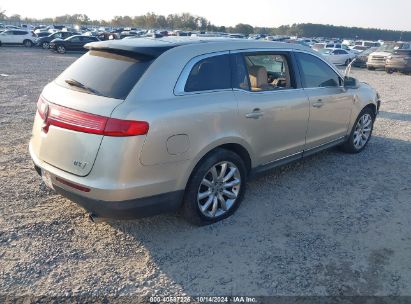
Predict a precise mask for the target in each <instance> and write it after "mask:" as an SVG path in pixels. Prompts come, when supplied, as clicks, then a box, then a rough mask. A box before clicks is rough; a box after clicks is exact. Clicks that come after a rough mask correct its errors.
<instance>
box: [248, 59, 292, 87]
mask: <svg viewBox="0 0 411 304" xmlns="http://www.w3.org/2000/svg"><path fill="white" fill-rule="evenodd" d="M244 58H245V64H246V67H247V74H248V78H249V83H250V89H251V91H253V92H259V91H274V90H281V89H291V88H295V85H294V81H293V80H292V73H291V72H290V61H289V60H288V56H286V55H284V54H275V53H258V54H245V57H244Z"/></svg>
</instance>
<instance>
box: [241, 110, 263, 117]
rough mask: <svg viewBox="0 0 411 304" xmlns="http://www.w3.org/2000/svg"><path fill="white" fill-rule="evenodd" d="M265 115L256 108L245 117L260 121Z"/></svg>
mask: <svg viewBox="0 0 411 304" xmlns="http://www.w3.org/2000/svg"><path fill="white" fill-rule="evenodd" d="M263 115H264V113H263V112H261V111H260V109H258V108H256V109H254V110H253V112H251V113H247V114H245V117H247V118H253V119H259V118H260V117H262V116H263Z"/></svg>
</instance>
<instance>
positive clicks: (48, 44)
mask: <svg viewBox="0 0 411 304" xmlns="http://www.w3.org/2000/svg"><path fill="white" fill-rule="evenodd" d="M41 47H42V48H43V49H45V50H48V49H49V48H50V43H48V42H46V41H45V42H43V43H42V44H41Z"/></svg>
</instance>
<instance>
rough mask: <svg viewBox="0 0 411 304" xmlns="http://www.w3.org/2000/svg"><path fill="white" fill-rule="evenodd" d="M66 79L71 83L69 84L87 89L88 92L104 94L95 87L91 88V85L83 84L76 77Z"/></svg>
mask: <svg viewBox="0 0 411 304" xmlns="http://www.w3.org/2000/svg"><path fill="white" fill-rule="evenodd" d="M64 81H65V82H66V83H67V84H69V85H71V86H73V87H77V88H80V89H83V90H85V91H87V92H90V93H92V94H95V95H99V96H103V94H101V93H100V92H99V91H97V90H95V89H92V88H90V87H88V86H86V85H84V84H82V83H81V82H80V81H77V80H74V79H66V80H64Z"/></svg>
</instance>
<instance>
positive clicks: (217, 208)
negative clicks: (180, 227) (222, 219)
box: [197, 161, 241, 218]
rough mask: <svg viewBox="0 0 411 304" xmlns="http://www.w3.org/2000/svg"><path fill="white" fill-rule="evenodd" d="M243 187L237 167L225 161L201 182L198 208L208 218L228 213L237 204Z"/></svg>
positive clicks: (211, 169) (214, 167)
mask: <svg viewBox="0 0 411 304" xmlns="http://www.w3.org/2000/svg"><path fill="white" fill-rule="evenodd" d="M240 187H241V175H240V171H239V169H238V168H237V166H236V165H234V164H233V163H232V162H228V161H223V162H220V163H218V164H215V165H214V166H212V167H211V168H210V169H209V170H208V171H207V173H206V174H205V176H204V177H203V180H202V181H201V184H200V187H199V188H198V193H197V203H198V208H199V210H200V211H201V213H202V214H203V215H204V216H206V217H208V218H216V217H219V216H222V215H223V214H225V213H226V212H228V211H229V210H230V209H231V208H232V207H233V206H234V204H235V202H236V200H237V198H238V196H239V193H240Z"/></svg>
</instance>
